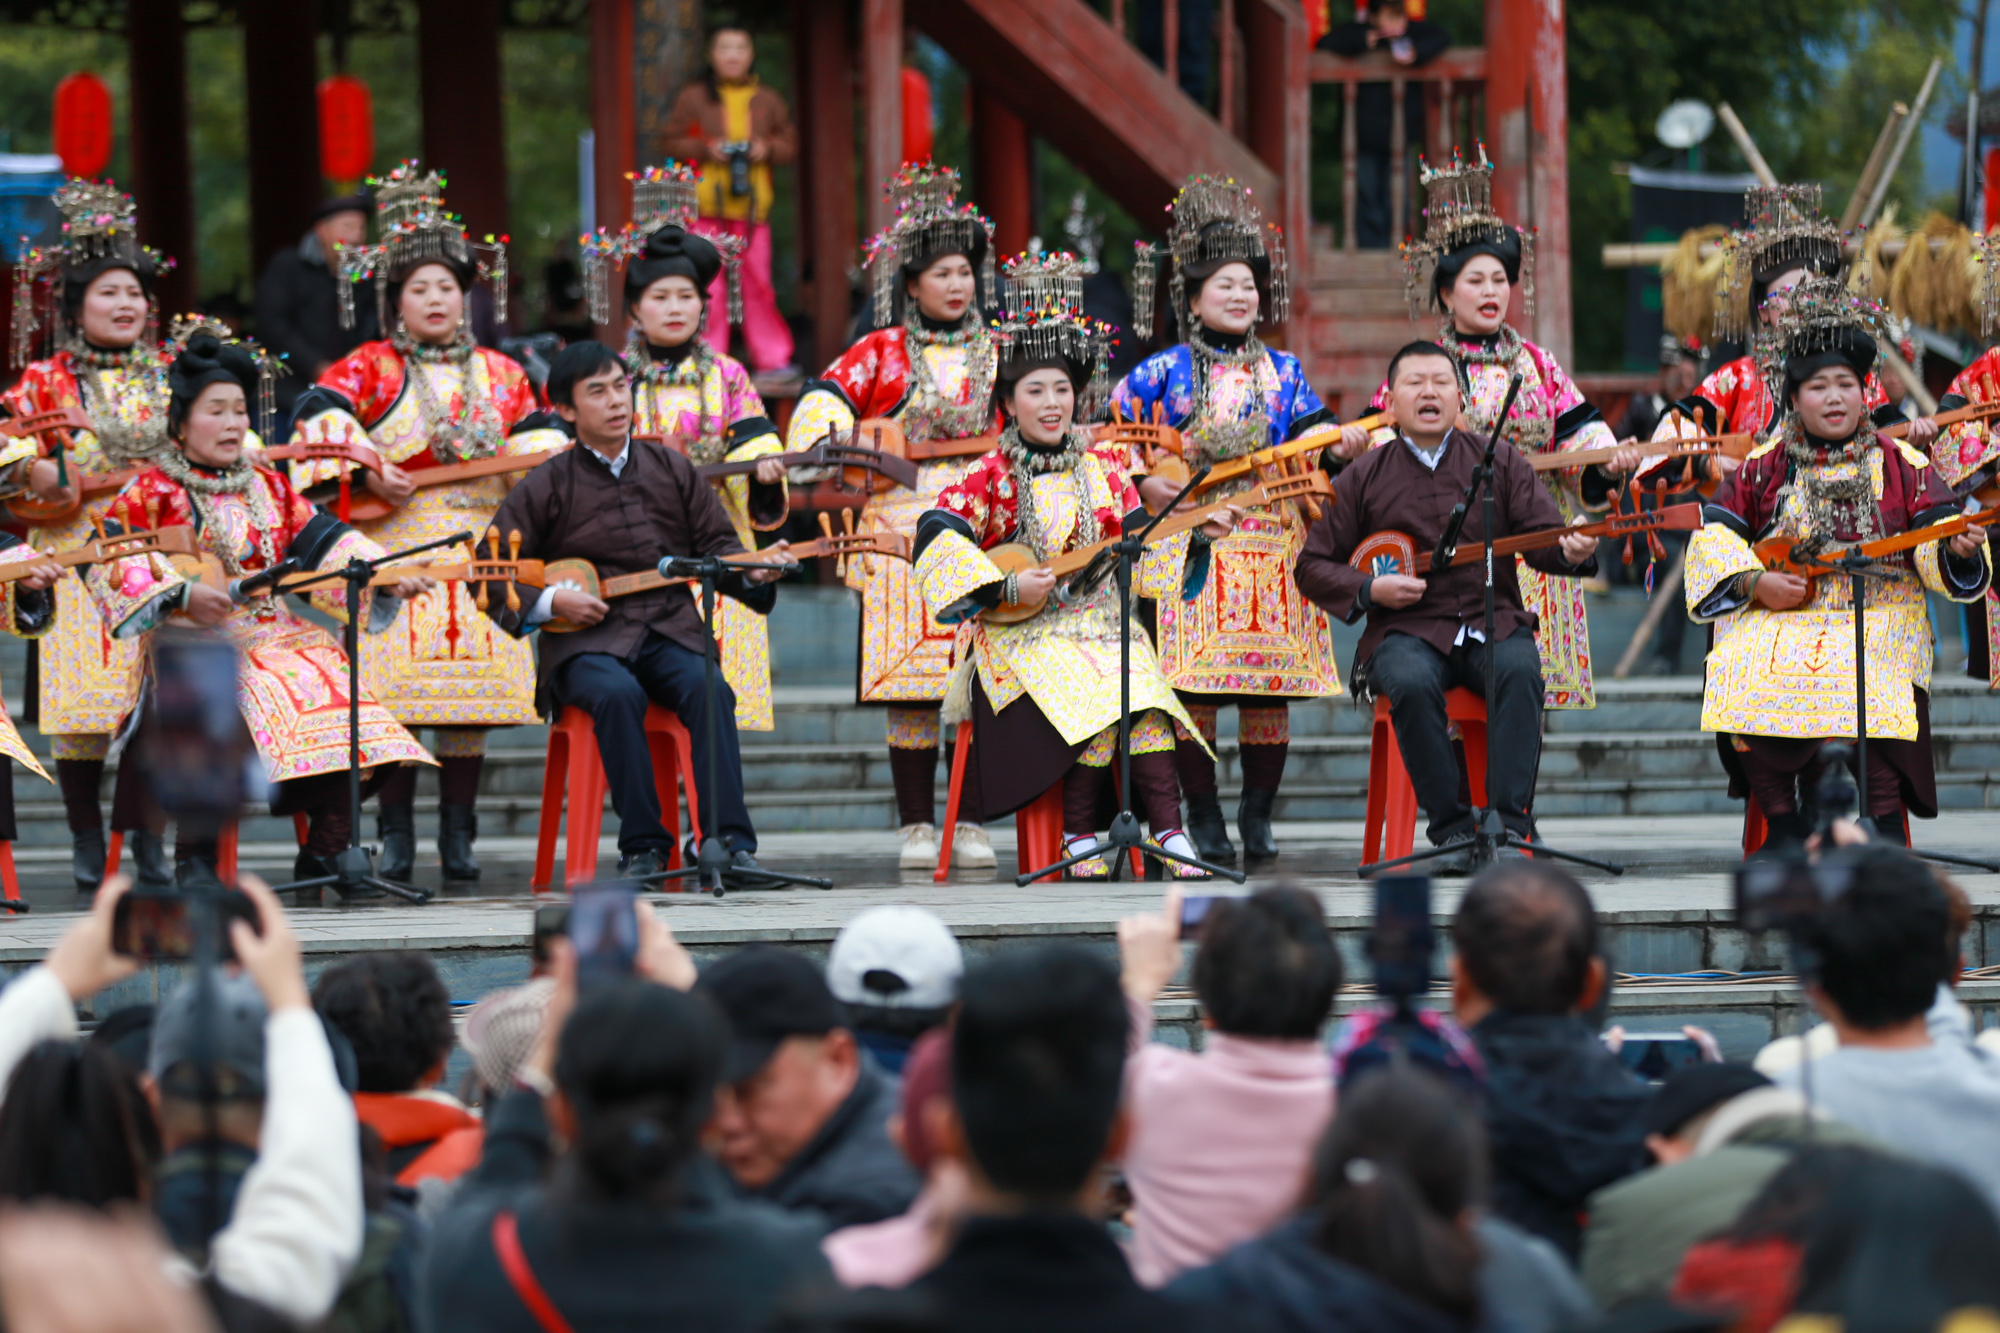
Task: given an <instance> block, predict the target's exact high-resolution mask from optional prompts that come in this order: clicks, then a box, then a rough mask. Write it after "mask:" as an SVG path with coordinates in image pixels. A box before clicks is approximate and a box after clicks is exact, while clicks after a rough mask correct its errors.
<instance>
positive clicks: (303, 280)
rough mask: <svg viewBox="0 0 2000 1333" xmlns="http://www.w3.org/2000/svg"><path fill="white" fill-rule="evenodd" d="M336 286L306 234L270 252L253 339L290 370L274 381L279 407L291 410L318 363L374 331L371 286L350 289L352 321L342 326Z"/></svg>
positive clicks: (342, 352)
mask: <svg viewBox="0 0 2000 1333" xmlns="http://www.w3.org/2000/svg"><path fill="white" fill-rule="evenodd" d="M339 301H340V288H339V280H338V279H337V278H335V277H334V275H333V270H332V269H330V268H328V267H327V264H326V260H325V259H324V258H323V257H322V256H321V255H320V251H319V241H318V239H317V238H315V237H314V236H312V235H310V234H308V235H307V236H306V238H305V240H303V241H301V242H300V243H299V244H297V245H295V246H293V247H292V248H291V249H289V250H280V251H279V252H278V253H277V254H276V255H274V256H272V258H271V263H270V265H269V267H267V268H266V269H265V270H264V276H263V278H262V279H260V280H259V281H258V283H257V340H258V341H259V342H261V343H263V344H264V346H265V347H266V348H268V349H269V350H270V351H271V353H272V354H273V355H278V356H283V357H284V358H285V366H286V368H287V370H289V371H290V373H289V374H286V375H280V376H279V377H278V383H277V386H276V387H277V394H278V410H279V412H281V413H285V414H289V413H290V412H291V410H292V404H293V403H295V402H297V401H298V398H299V395H300V394H302V393H304V392H305V391H306V390H307V389H308V388H310V387H311V386H312V382H313V380H314V378H315V377H316V375H317V373H318V371H319V368H320V365H321V364H322V363H324V362H332V361H338V360H340V358H341V357H343V356H346V355H347V354H348V353H349V352H351V351H353V350H354V349H355V348H357V347H359V346H360V345H361V344H362V343H364V342H366V341H367V340H368V339H370V338H373V337H375V336H376V335H375V289H374V288H373V287H371V286H367V285H365V284H363V285H360V286H357V287H356V288H355V291H354V327H353V328H351V329H343V328H341V327H340V304H339Z"/></svg>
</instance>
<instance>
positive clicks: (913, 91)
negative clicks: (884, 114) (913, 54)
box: [903, 65, 932, 162]
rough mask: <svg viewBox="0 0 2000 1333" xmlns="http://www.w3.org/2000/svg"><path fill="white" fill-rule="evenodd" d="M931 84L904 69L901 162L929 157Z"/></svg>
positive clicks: (928, 159)
mask: <svg viewBox="0 0 2000 1333" xmlns="http://www.w3.org/2000/svg"><path fill="white" fill-rule="evenodd" d="M931 146H932V145H931V81H930V79H929V77H927V76H926V75H925V74H924V72H923V71H922V70H920V69H911V68H910V67H909V66H908V65H905V66H903V160H904V161H905V162H928V161H930V157H931Z"/></svg>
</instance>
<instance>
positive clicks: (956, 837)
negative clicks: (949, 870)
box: [951, 824, 999, 870]
mask: <svg viewBox="0 0 2000 1333" xmlns="http://www.w3.org/2000/svg"><path fill="white" fill-rule="evenodd" d="M951 863H952V864H953V865H955V866H957V867H958V868H959V869H960V870H991V869H993V867H994V866H996V865H998V864H999V862H998V861H997V860H996V859H995V858H994V856H993V840H992V839H991V838H989V837H987V836H986V830H985V829H983V828H981V827H979V825H977V824H960V825H959V826H958V829H957V831H956V832H954V833H953V834H952V837H951Z"/></svg>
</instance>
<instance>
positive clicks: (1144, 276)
mask: <svg viewBox="0 0 2000 1333" xmlns="http://www.w3.org/2000/svg"><path fill="white" fill-rule="evenodd" d="M1167 212H1168V213H1169V214H1171V215H1172V217H1171V218H1170V220H1169V221H1168V223H1167V249H1168V250H1169V251H1171V252H1172V254H1173V259H1174V266H1173V273H1172V276H1171V278H1170V279H1169V281H1168V292H1169V295H1170V298H1171V300H1172V302H1173V307H1174V327H1175V329H1176V331H1177V333H1178V335H1179V338H1180V341H1182V342H1186V341H1187V339H1188V295H1189V293H1188V288H1187V274H1186V270H1187V267H1188V265H1190V264H1199V263H1204V262H1207V261H1211V260H1218V259H1220V260H1232V259H1236V260H1242V261H1243V262H1244V263H1246V264H1249V265H1250V267H1251V271H1252V272H1255V271H1256V269H1257V268H1258V266H1259V265H1262V266H1263V267H1264V269H1265V273H1264V274H1260V275H1259V276H1260V277H1267V279H1268V284H1267V285H1268V288H1269V290H1268V292H1267V293H1266V295H1267V297H1268V301H1267V303H1266V307H1265V309H1263V310H1261V311H1259V312H1258V320H1259V322H1260V323H1264V324H1282V323H1284V322H1285V317H1286V315H1287V314H1288V313H1289V312H1290V310H1291V277H1290V273H1289V268H1288V265H1287V264H1286V262H1285V235H1284V231H1283V229H1282V228H1280V227H1277V226H1275V225H1267V224H1266V223H1265V221H1264V214H1263V212H1262V211H1261V210H1259V209H1258V207H1257V201H1256V199H1255V198H1254V197H1253V196H1252V195H1251V193H1250V187H1249V186H1247V185H1239V184H1237V183H1236V182H1235V181H1234V180H1232V179H1230V178H1229V177H1227V176H1190V177H1188V182H1187V184H1186V185H1184V186H1182V187H1181V192H1180V193H1179V194H1178V195H1176V196H1175V197H1174V201H1173V203H1171V204H1169V205H1167ZM1137 249H1138V255H1137V261H1136V262H1135V263H1134V264H1133V266H1132V323H1133V328H1134V331H1135V332H1136V333H1137V334H1138V335H1139V336H1140V337H1142V338H1151V337H1152V336H1153V318H1154V298H1155V292H1156V290H1157V287H1158V281H1159V262H1160V250H1159V247H1158V246H1156V245H1154V244H1153V243H1152V242H1150V241H1140V242H1139V243H1138V247H1137Z"/></svg>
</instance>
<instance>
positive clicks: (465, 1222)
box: [426, 903, 831, 1333]
mask: <svg viewBox="0 0 2000 1333" xmlns="http://www.w3.org/2000/svg"><path fill="white" fill-rule="evenodd" d="M636 912H637V915H638V927H639V953H638V965H637V969H636V971H637V977H635V978H634V979H629V980H622V981H617V982H612V983H609V984H606V985H603V986H600V987H597V988H594V989H591V990H588V991H585V992H583V993H582V994H578V992H577V988H576V958H575V955H574V953H572V952H571V951H570V948H569V944H568V941H567V940H562V941H557V942H556V943H555V944H554V945H553V946H552V947H553V949H554V950H555V965H554V976H555V990H554V992H553V994H552V995H551V997H550V1000H549V1005H548V1009H547V1011H546V1013H545V1015H544V1021H543V1025H542V1031H541V1036H540V1038H539V1040H538V1042H537V1044H536V1047H535V1050H534V1052H533V1053H532V1054H530V1055H529V1057H528V1059H527V1061H526V1063H524V1064H523V1065H522V1066H521V1069H520V1074H519V1080H520V1084H521V1086H520V1087H519V1088H518V1089H517V1090H515V1091H513V1092H511V1093H509V1094H508V1095H507V1096H506V1097H505V1098H504V1099H503V1100H501V1102H500V1103H499V1104H498V1105H497V1106H496V1107H494V1109H493V1112H492V1115H491V1118H490V1120H489V1122H488V1125H487V1133H486V1142H485V1151H484V1154H483V1155H482V1156H481V1158H480V1161H479V1165H478V1167H477V1168H475V1169H474V1170H473V1172H472V1173H471V1174H470V1175H468V1176H467V1177H466V1178H465V1180H464V1181H463V1183H462V1184H461V1187H460V1189H459V1190H458V1192H457V1194H456V1195H455V1196H454V1198H453V1199H452V1202H451V1204H450V1206H449V1207H448V1209H447V1210H446V1212H445V1214H444V1216H443V1218H441V1219H440V1221H439V1223H438V1226H437V1230H436V1233H435V1236H434V1239H433V1242H432V1247H431V1253H430V1260H429V1266H428V1272H427V1278H428V1281H427V1283H426V1292H427V1298H428V1306H429V1308H428V1310H427V1314H428V1318H429V1321H430V1326H431V1327H432V1328H433V1329H435V1330H436V1333H460V1331H461V1330H462V1331H463V1333H474V1331H476V1333H549V1330H551V1329H556V1328H568V1329H572V1330H574V1331H575V1333H617V1331H620V1330H633V1331H634V1333H637V1331H638V1330H652V1329H660V1328H686V1329H701V1330H703V1333H730V1331H731V1330H752V1329H761V1328H763V1327H765V1325H766V1324H767V1323H768V1322H769V1321H770V1318H771V1316H772V1315H773V1313H774V1312H775V1311H776V1310H777V1309H778V1308H779V1306H780V1305H781V1304H782V1303H783V1302H784V1301H785V1300H786V1299H787V1297H789V1296H790V1295H792V1294H793V1293H794V1292H796V1291H797V1290H799V1289H800V1288H802V1287H804V1286H807V1285H810V1284H812V1283H815V1282H831V1274H830V1273H829V1271H828V1269H827V1265H826V1260H825V1259H824V1258H823V1257H822V1256H821V1254H820V1251H819V1244H818V1239H819V1229H818V1227H817V1226H816V1225H814V1224H813V1223H812V1222H810V1221H808V1220H807V1219H804V1218H800V1217H795V1216H791V1215H788V1214H786V1213H784V1212H782V1211H780V1210H779V1209H776V1208H773V1207H771V1206H770V1205H768V1204H765V1203H760V1202H752V1201H745V1200H741V1199H737V1198H734V1197H732V1195H731V1192H730V1190H729V1187H728V1184H727V1182H726V1181H724V1180H723V1179H722V1178H721V1177H720V1175H719V1173H718V1172H717V1171H716V1170H715V1168H714V1167H713V1165H712V1164H711V1163H708V1162H707V1161H706V1160H705V1159H704V1158H703V1157H702V1155H701V1151H700V1145H701V1134H702V1126H703V1124H704V1122H706V1121H707V1119H708V1117H709V1114H710V1110H711V1107H712V1105H713V1102H714V1099H715V1094H716V1088H717V1080H718V1077H719V1076H720V1074H721V1072H722V1069H723V1064H724V1061H725V1060H726V1059H727V1058H728V1052H729V1038H728V1036H727V1035H726V1033H725V1032H724V1030H723V1026H722V1024H721V1023H720V1022H719V1021H718V1020H717V1018H716V1015H715V1013H714V1011H713V1009H712V1007H711V1006H709V1005H707V1004H704V1003H702V1002H701V1001H700V1000H699V999H698V998H696V997H694V996H690V995H688V994H686V993H685V992H686V990H687V988H688V987H690V986H692V985H693V982H694V964H693V962H692V961H691V960H690V959H689V958H688V956H687V952H686V951H685V950H684V949H682V948H681V947H680V946H679V944H678V943H676V942H675V941H674V939H673V936H672V934H671V933H670V932H669V931H668V930H667V928H666V926H665V925H664V924H663V923H662V922H661V921H660V920H659V919H658V917H656V916H655V915H654V913H653V909H652V907H651V906H650V905H648V904H645V903H640V904H638V905H637V906H636ZM537 1089H539V1091H537ZM558 1135H560V1137H561V1139H562V1140H563V1141H564V1142H565V1143H566V1144H567V1145H568V1146H567V1148H566V1149H565V1150H563V1151H560V1152H558V1150H557V1149H556V1147H555V1139H556V1136H558Z"/></svg>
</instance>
